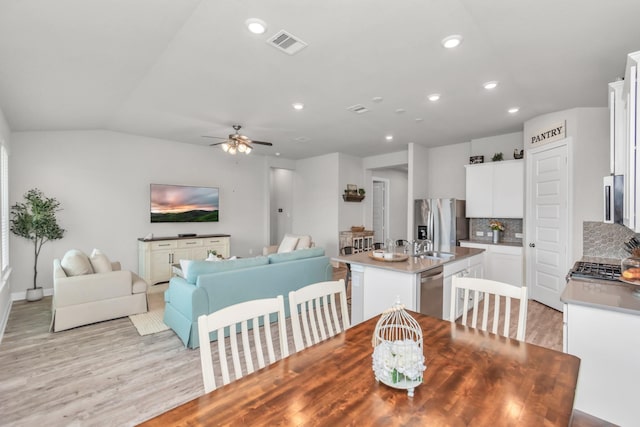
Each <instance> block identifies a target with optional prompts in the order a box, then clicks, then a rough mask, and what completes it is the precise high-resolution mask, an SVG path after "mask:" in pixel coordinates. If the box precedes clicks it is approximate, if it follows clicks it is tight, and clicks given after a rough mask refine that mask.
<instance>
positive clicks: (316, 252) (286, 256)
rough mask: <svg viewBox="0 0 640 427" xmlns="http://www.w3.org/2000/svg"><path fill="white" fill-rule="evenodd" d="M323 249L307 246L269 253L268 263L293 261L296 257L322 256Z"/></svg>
mask: <svg viewBox="0 0 640 427" xmlns="http://www.w3.org/2000/svg"><path fill="white" fill-rule="evenodd" d="M323 255H324V249H323V248H320V247H318V248H309V249H300V250H297V251H293V252H287V253H282V254H271V255H269V256H268V258H269V264H278V263H280V262H287V261H294V260H297V259H305V258H313V257H317V256H323Z"/></svg>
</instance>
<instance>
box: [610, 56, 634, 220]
mask: <svg viewBox="0 0 640 427" xmlns="http://www.w3.org/2000/svg"><path fill="white" fill-rule="evenodd" d="M639 67H640V51H639V52H634V53H630V54H629V55H627V66H626V71H625V78H624V81H620V82H614V83H610V84H609V112H610V121H611V122H610V127H611V130H610V132H611V136H610V137H611V170H612V172H613V173H615V174H616V175H624V201H623V202H624V212H623V222H624V225H626V226H627V227H629V228H630V229H632V230H634V231H635V232H640V185H638V184H637V180H638V172H639V171H640V168H639V167H638V165H640V149H636V148H640V147H638V145H640V131H639V130H638V124H639V122H640V112H639V111H638V96H639V95H640V94H639V93H638V76H639V73H638V68H639Z"/></svg>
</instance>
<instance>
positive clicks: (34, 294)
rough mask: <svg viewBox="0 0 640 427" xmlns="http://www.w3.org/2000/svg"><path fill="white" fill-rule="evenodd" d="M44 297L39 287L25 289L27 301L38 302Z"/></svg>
mask: <svg viewBox="0 0 640 427" xmlns="http://www.w3.org/2000/svg"><path fill="white" fill-rule="evenodd" d="M42 297H44V290H43V289H42V288H41V287H37V288H35V289H34V288H30V289H27V301H39V300H41V299H42Z"/></svg>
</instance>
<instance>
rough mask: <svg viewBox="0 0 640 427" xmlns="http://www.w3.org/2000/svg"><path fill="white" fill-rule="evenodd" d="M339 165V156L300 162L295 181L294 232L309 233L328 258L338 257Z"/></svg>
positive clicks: (340, 198) (331, 155) (297, 163)
mask: <svg viewBox="0 0 640 427" xmlns="http://www.w3.org/2000/svg"><path fill="white" fill-rule="evenodd" d="M338 164H339V155H338V154H337V153H332V154H327V155H324V156H318V157H311V158H308V159H302V160H298V161H297V162H296V171H295V174H294V182H293V232H294V233H296V234H310V235H311V237H312V238H313V241H314V242H315V244H316V246H321V247H323V248H324V249H325V253H326V254H327V256H336V255H338V231H339V227H338V215H339V209H338V203H339V202H342V187H341V186H340V185H339V183H338V177H339V166H338Z"/></svg>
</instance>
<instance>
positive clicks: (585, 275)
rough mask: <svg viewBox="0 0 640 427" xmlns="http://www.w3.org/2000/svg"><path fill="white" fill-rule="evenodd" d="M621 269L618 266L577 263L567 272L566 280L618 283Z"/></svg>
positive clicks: (585, 262)
mask: <svg viewBox="0 0 640 427" xmlns="http://www.w3.org/2000/svg"><path fill="white" fill-rule="evenodd" d="M621 274H622V268H621V267H620V265H619V264H602V263H599V262H587V261H578V262H576V263H575V264H574V265H573V268H572V269H571V271H569V274H568V278H571V279H579V280H608V281H612V282H618V281H619V280H618V279H619V278H620V275H621Z"/></svg>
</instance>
